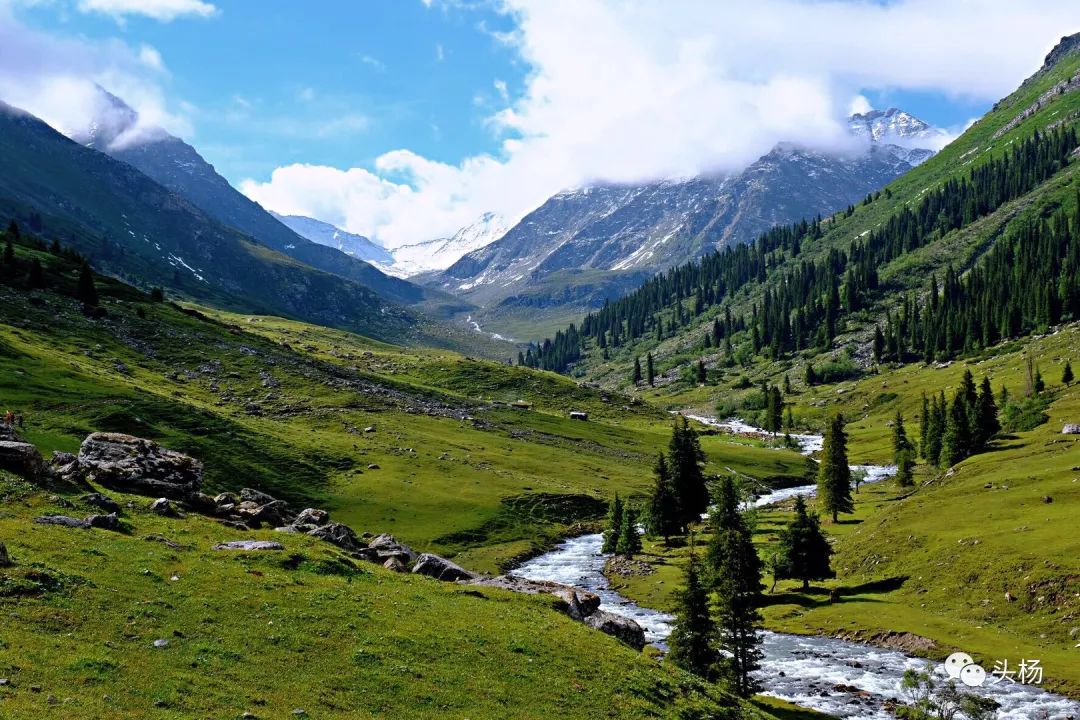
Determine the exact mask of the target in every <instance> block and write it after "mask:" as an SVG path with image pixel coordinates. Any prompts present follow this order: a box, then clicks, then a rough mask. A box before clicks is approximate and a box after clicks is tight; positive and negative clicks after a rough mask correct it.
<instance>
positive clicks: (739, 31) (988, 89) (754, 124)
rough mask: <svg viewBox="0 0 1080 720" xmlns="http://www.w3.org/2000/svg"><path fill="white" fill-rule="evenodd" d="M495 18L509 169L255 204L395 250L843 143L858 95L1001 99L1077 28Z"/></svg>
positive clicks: (685, 17)
mask: <svg viewBox="0 0 1080 720" xmlns="http://www.w3.org/2000/svg"><path fill="white" fill-rule="evenodd" d="M447 2H448V0H442V4H444V5H445V4H446V3H447ZM498 4H499V7H500V8H501V10H502V11H503V12H505V13H507V14H509V15H510V16H512V18H513V19H514V21H515V24H516V29H515V30H514V31H512V32H510V33H505V32H503V33H500V34H499V36H498V38H496V39H497V40H498V41H499V42H502V43H506V44H508V45H509V46H510V47H512V48H513V49H514V50H515V51H516V52H517V53H518V55H519V56H520V58H521V60H522V61H523V62H525V63H526V64H527V65H528V66H530V68H531V72H530V73H529V75H528V77H527V79H526V85H525V88H524V91H523V93H522V94H521V95H520V96H519V97H517V98H516V99H514V100H512V101H511V100H510V99H509V95H508V94H507V96H506V97H507V101H503V102H501V107H500V108H498V110H497V111H494V112H492V113H491V115H490V117H489V118H488V119H487V122H488V123H489V125H490V127H491V128H492V129H493V131H494V132H497V133H498V134H499V136H500V137H502V138H503V140H502V145H501V152H500V153H499V154H498V156H497V157H490V156H487V155H481V156H476V157H471V158H467V159H465V160H463V161H462V162H461V163H459V164H457V165H446V164H443V163H435V162H431V161H429V160H426V159H424V158H422V157H419V156H417V155H415V154H414V153H412V152H410V151H408V150H404V149H403V150H397V151H393V152H389V153H387V154H385V155H383V156H381V157H380V158H378V160H377V161H376V163H375V164H374V166H373V167H371V168H367V169H364V168H353V169H350V170H340V169H335V168H331V167H317V166H310V165H291V166H288V167H283V168H279V169H278V170H277V171H275V172H274V173H273V175H272V176H271V177H270V178H269V180H267V181H266V182H256V181H251V180H249V181H247V182H245V183H244V185H243V187H244V191H245V192H246V193H248V194H249V195H250V196H251V197H253V198H255V199H256V200H258V201H260V202H262V203H263V204H264V205H267V206H268V207H271V208H273V209H275V210H279V211H283V212H290V213H299V214H306V215H313V216H315V217H320V218H322V219H325V220H327V221H329V222H335V223H338V224H343V225H344V226H345V227H347V228H348V229H349V230H351V231H354V232H359V233H362V234H365V235H369V236H373V237H375V238H377V239H379V240H380V241H382V242H384V243H385V244H386V245H387V246H389V247H394V246H398V245H401V244H406V243H411V242H417V241H420V240H425V239H429V238H432V237H437V236H441V235H448V234H450V233H452V232H453V231H454V230H456V229H457V228H458V227H460V226H461V225H463V224H466V223H468V222H471V221H472V220H473V219H475V218H476V217H477V216H479V215H480V214H481V213H482V212H484V211H487V210H494V211H497V212H501V213H504V214H506V215H508V216H510V217H511V218H516V217H520V216H521V215H522V214H524V213H525V212H527V211H528V210H530V209H532V208H533V207H535V206H536V205H538V204H539V203H541V202H543V200H545V199H546V198H547V197H548V196H549V195H551V194H552V193H554V192H557V191H558V190H560V189H563V188H565V187H570V186H575V185H579V184H584V183H588V182H593V181H614V182H622V181H626V182H629V181H636V180H643V179H649V178H656V177H661V176H679V175H690V174H696V173H700V172H704V171H713V170H718V171H723V170H728V169H734V168H738V167H741V166H744V165H745V164H747V163H748V162H751V161H752V160H754V159H755V158H756V157H758V156H760V155H761V154H763V153H764V152H766V151H768V149H769V148H770V147H771V146H772V145H773V144H774V143H776V142H777V141H779V140H792V141H801V142H805V143H810V144H816V145H830V144H835V143H843V142H846V136H845V132H844V130H843V123H842V119H843V117H844V116H845V115H846V114H848V112H849V111H850V110H851V109H852V108H853V107H854V108H856V109H866V108H867V106H868V103H866V102H865V98H863V99H862V100H858V99H856V104H855V105H853V104H852V102H853V98H854V97H855V96H856V94H857V93H858V91H859V90H860V89H861V88H868V89H880V90H888V89H905V90H926V91H937V92H942V93H945V94H947V95H952V96H956V97H966V98H974V99H978V100H982V101H987V102H989V101H992V100H995V99H998V98H999V97H1002V96H1003V95H1005V94H1007V93H1008V92H1010V91H1011V90H1012V89H1013V88H1015V86H1016V85H1017V84H1018V83H1019V82H1020V81H1021V80H1022V79H1023V78H1024V77H1026V76H1027V75H1029V74H1030V73H1031V72H1033V71H1034V70H1035V69H1036V68H1037V66H1038V64H1039V62H1040V61H1041V59H1042V56H1043V55H1044V54H1045V53H1046V52H1047V51H1048V50H1049V48H1050V47H1051V46H1052V45H1053V43H1054V42H1055V41H1056V39H1057V38H1058V37H1060V36H1061V35H1062V34H1064V33H1068V32H1075V31H1076V30H1078V29H1080V22H1078V19H1077V16H1076V10H1075V4H1074V0H1054V1H1050V0H1048V1H1046V2H1041V3H1023V4H1021V3H1014V2H1011V0H953V1H952V2H943V1H942V0H897V1H896V2H891V3H887V4H882V3H876V2H840V1H837V0H832V1H830V0H825V1H814V2H809V1H806V2H801V1H799V0H759V2H757V3H755V4H753V5H750V4H746V3H740V4H739V6H738V8H737V9H735V8H734V7H733V5H732V4H730V3H717V2H713V1H712V0H675V1H673V2H663V3H661V2H655V3H647V2H635V3H631V4H629V5H628V4H627V3H625V2H623V1H622V0H499V1H498ZM444 9H446V8H444ZM436 55H437V58H439V59H441V58H442V57H443V52H442V46H441V45H439V46H437V47H436ZM493 82H494V83H495V85H494V87H495V89H496V91H497V93H498V94H499V96H500V99H501V98H502V97H503V92H504V90H505V86H500V84H499V82H500V81H497V80H496V81H493Z"/></svg>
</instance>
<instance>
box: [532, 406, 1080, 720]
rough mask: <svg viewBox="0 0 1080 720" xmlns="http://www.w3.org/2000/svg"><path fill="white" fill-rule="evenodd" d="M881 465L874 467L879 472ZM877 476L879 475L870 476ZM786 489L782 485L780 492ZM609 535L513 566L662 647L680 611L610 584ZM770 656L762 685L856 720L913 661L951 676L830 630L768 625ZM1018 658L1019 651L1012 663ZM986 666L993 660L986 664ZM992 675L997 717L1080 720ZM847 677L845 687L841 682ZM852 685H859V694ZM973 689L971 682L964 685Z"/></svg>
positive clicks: (886, 719)
mask: <svg viewBox="0 0 1080 720" xmlns="http://www.w3.org/2000/svg"><path fill="white" fill-rule="evenodd" d="M691 417H692V416H691ZM693 419H695V420H698V421H700V422H705V423H706V424H708V425H712V426H714V427H722V428H725V429H728V430H730V431H732V432H742V433H747V432H753V433H759V432H762V431H761V430H759V429H758V428H754V427H751V426H749V425H745V424H744V423H739V422H738V421H724V422H720V421H716V420H714V419H712V418H700V417H693ZM792 437H794V438H795V439H796V440H797V441H798V442H799V444H800V447H801V448H802V451H803V453H804V454H807V455H809V454H810V453H812V452H814V451H816V450H820V449H821V438H820V436H816V435H797V436H792ZM856 468H859V469H863V470H865V471H867V479H866V480H865V481H864V482H873V481H874V480H881V479H884V478H886V477H889V476H890V475H892V474H893V473H894V472H895V468H890V467H881V466H853V468H852V469H856ZM875 471H876V472H875ZM871 477H873V480H871ZM813 492H814V486H812V485H809V486H802V487H797V488H788V489H786V490H782V491H777V492H775V493H770V494H769V495H766V496H763V497H762V498H759V499H758V502H757V504H759V505H761V504H766V503H763V502H762V500H764V499H765V498H770V499H769V500H768V502H777V501H779V500H783V499H786V498H788V497H793V496H794V495H797V494H807V495H809V494H813ZM780 493H784V494H783V495H782V496H780ZM602 544H603V538H602V536H601V535H599V534H593V535H582V536H580V537H576V538H571V539H569V540H566V541H564V542H562V543H560V544H559V545H558V546H557V547H556V548H555V549H554V550H552V551H551V552H548V553H545V554H544V555H541V556H539V557H536V558H533V559H532V560H529V561H528V562H526V563H524V564H522V565H521V566H519V567H518V568H517V569H516V570H514V572H513V574H514V575H517V576H519V577H523V578H527V579H530V580H550V581H554V582H559V583H564V584H566V585H574V586H576V587H580V588H584V589H585V590H589V591H591V592H594V593H596V594H597V595H599V596H600V599H601V604H600V607H601V609H603V610H606V611H608V612H612V613H616V614H618V615H622V616H624V617H628V618H632V619H633V620H635V621H636V622H637V623H638V624H639V625H641V626H642V627H643V628H644V629H645V639H646V640H647V641H648V642H649V643H652V644H654V645H657V646H659V647H661V648H663V647H664V642H665V641H666V640H667V637H668V635H670V634H671V627H672V623H673V622H674V618H673V617H672V616H671V615H670V614H668V613H664V612H660V611H658V610H653V609H651V608H646V607H642V606H640V605H638V604H636V603H634V602H633V601H631V600H629V599H628V598H626V597H623V596H622V595H620V594H619V593H618V592H616V591H615V590H613V589H612V588H611V585H610V583H609V582H608V579H607V578H606V577H605V576H604V574H603V569H604V563H605V561H606V560H607V558H608V556H605V555H603V554H601V553H600V548H601V546H602ZM762 651H763V652H764V658H763V660H762V661H761V669H760V670H759V671H757V673H756V677H757V679H758V681H759V682H760V683H761V686H762V689H763V693H764V694H766V695H772V696H774V697H778V698H782V699H784V700H788V701H790V702H793V703H796V704H797V705H801V706H803V707H806V708H810V709H813V710H818V711H820V712H824V713H828V714H830V715H834V716H836V717H840V718H849V719H851V720H895V716H894V715H893V714H892V713H890V712H889V711H888V710H885V709H884V708H883V703H884V702H885V701H886V700H888V699H894V700H900V699H903V696H902V694H901V690H900V681H901V679H902V677H903V675H904V671H905V670H908V669H931V670H933V672H934V673H935V674H936V675H937V676H938V680H939V681H944V680H946V679H947V676H946V675H945V672H944V670H943V668H942V666H941V665H940V664H937V663H930V662H928V661H927V660H923V659H921V658H915V657H911V656H908V655H904V654H903V653H901V652H897V651H895V650H884V649H881V648H877V647H873V646H870V645H862V644H859V643H854V642H849V641H846V640H839V639H835V638H827V637H812V636H801V635H786V634H783V633H774V632H768V631H765V632H762ZM1017 662H1019V659H1018V658H1017V659H1013V660H1012V661H1011V662H1010V664H1012V665H1014V666H1015V664H1016V663H1017ZM986 669H987V671H988V673H989V670H990V668H986ZM994 679H996V678H990V677H989V676H988V679H987V683H986V686H984V687H980V688H978V689H976V690H975V691H976V692H979V693H981V694H984V695H988V696H990V697H993V698H994V699H995V700H997V702H998V703H1000V704H1001V708H1000V709H999V710H998V719H999V720H1040V719H1042V718H1045V719H1046V720H1068V719H1069V718H1076V719H1077V720H1080V703H1077V702H1074V701H1072V700H1069V699H1068V698H1065V697H1061V696H1059V695H1054V694H1052V693H1048V692H1046V691H1044V690H1041V689H1039V688H1038V687H1036V686H1033V685H1024V684H1019V683H1010V682H1008V681H1005V682H1000V683H998V684H996V685H991V684H990V683H991V682H993V680H994ZM839 685H843V686H845V689H837V687H836V686H839ZM846 688H858V689H859V690H860V691H862V692H860V693H858V694H856V693H854V692H851V691H850V690H848V689H846ZM963 689H968V688H963Z"/></svg>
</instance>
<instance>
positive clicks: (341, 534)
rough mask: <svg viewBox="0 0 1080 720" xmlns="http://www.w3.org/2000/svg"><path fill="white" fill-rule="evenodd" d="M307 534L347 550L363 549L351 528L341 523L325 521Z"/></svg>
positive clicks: (356, 550)
mask: <svg viewBox="0 0 1080 720" xmlns="http://www.w3.org/2000/svg"><path fill="white" fill-rule="evenodd" d="M308 535H310V536H312V537H317V538H319V539H320V540H325V541H326V542H328V543H332V544H334V545H337V546H338V547H339V548H341V549H342V550H347V551H349V552H360V551H362V550H364V549H365V548H364V545H363V544H362V543H361V542H360V539H359V538H358V537H356V533H355V532H353V529H352V528H351V527H349V526H348V525H342V524H341V523H327V524H326V525H323V526H321V527H317V528H315V529H314V530H311V531H309V532H308Z"/></svg>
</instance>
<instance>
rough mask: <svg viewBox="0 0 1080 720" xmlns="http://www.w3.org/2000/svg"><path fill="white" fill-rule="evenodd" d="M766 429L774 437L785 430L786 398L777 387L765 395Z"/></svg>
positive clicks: (770, 389)
mask: <svg viewBox="0 0 1080 720" xmlns="http://www.w3.org/2000/svg"><path fill="white" fill-rule="evenodd" d="M765 429H766V430H768V431H769V432H771V433H772V434H773V435H775V434H776V433H778V432H780V431H781V430H783V429H784V398H783V396H781V395H780V388H778V387H776V386H775V385H774V386H772V387H771V388H769V390H768V392H767V393H766V394H765Z"/></svg>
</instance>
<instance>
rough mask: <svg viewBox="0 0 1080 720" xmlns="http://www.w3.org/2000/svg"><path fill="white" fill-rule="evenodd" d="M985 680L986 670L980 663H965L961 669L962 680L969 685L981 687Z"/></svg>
mask: <svg viewBox="0 0 1080 720" xmlns="http://www.w3.org/2000/svg"><path fill="white" fill-rule="evenodd" d="M985 681H986V671H985V670H983V669H982V667H980V666H979V665H975V664H974V663H972V664H971V665H965V666H964V669H963V670H961V671H960V682H962V683H964V684H965V685H967V686H968V687H979V686H980V685H982V684H983V683H984V682H985Z"/></svg>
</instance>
